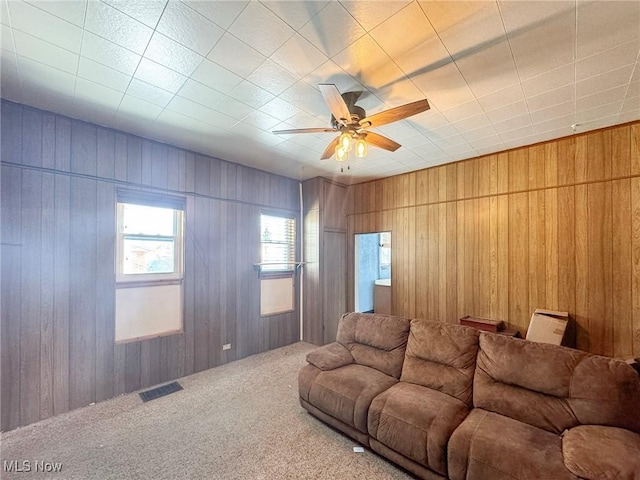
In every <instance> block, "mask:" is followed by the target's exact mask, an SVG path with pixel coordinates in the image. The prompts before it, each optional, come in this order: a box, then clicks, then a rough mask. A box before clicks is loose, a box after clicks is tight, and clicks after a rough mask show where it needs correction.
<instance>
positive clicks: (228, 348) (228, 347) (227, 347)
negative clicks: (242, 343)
mask: <svg viewBox="0 0 640 480" xmlns="http://www.w3.org/2000/svg"><path fill="white" fill-rule="evenodd" d="M222 350H231V344H230V343H225V344H224V345H222Z"/></svg>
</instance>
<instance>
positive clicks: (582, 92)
mask: <svg viewBox="0 0 640 480" xmlns="http://www.w3.org/2000/svg"><path fill="white" fill-rule="evenodd" d="M633 68H634V65H632V64H631V65H625V66H624V67H620V68H617V69H615V70H612V71H610V72H606V73H603V74H601V75H596V76H594V77H591V78H588V79H586V80H582V81H580V82H577V83H576V96H577V97H585V96H587V95H592V94H594V93H597V92H599V91H602V90H609V89H610V88H614V87H618V86H620V85H627V84H628V83H629V79H630V78H631V74H632V72H633Z"/></svg>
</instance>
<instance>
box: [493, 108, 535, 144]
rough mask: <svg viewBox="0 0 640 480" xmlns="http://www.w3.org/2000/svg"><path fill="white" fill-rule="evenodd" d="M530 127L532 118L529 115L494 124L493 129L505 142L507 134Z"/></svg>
mask: <svg viewBox="0 0 640 480" xmlns="http://www.w3.org/2000/svg"><path fill="white" fill-rule="evenodd" d="M528 126H531V117H530V116H529V115H528V114H527V115H521V116H520V117H515V118H509V119H508V120H503V121H501V122H495V123H493V128H495V130H496V132H497V133H498V135H500V138H502V139H503V140H504V139H505V137H504V136H503V134H504V133H505V132H509V131H511V130H516V129H521V128H526V127H528Z"/></svg>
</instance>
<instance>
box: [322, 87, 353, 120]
mask: <svg viewBox="0 0 640 480" xmlns="http://www.w3.org/2000/svg"><path fill="white" fill-rule="evenodd" d="M318 88H319V89H320V93H322V96H323V97H324V101H325V102H327V105H328V106H329V110H331V113H332V114H333V116H334V117H335V119H336V120H337V121H338V122H339V123H342V124H343V125H346V124H348V123H351V113H350V112H349V108H348V107H347V104H346V103H345V102H344V99H343V98H342V95H340V91H339V90H338V87H336V86H335V85H333V84H331V83H321V84H320V85H318Z"/></svg>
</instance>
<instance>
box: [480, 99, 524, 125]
mask: <svg viewBox="0 0 640 480" xmlns="http://www.w3.org/2000/svg"><path fill="white" fill-rule="evenodd" d="M528 113H529V110H528V109H527V103H526V102H525V101H524V100H522V101H520V102H516V103H512V104H511V105H505V106H504V107H500V108H498V109H496V110H491V111H488V112H487V117H488V118H489V120H490V121H491V123H496V122H501V121H503V120H508V119H510V118H514V117H520V116H522V115H527V114H528Z"/></svg>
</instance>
